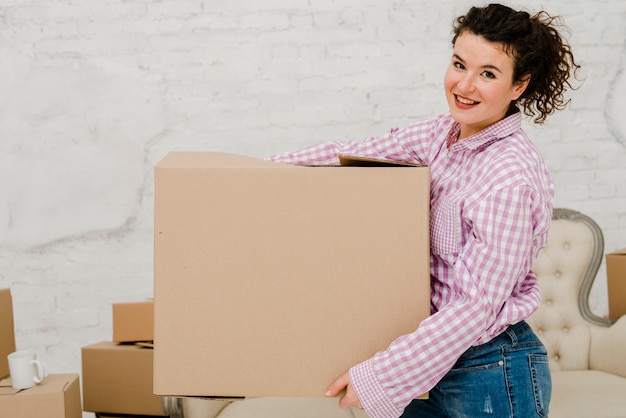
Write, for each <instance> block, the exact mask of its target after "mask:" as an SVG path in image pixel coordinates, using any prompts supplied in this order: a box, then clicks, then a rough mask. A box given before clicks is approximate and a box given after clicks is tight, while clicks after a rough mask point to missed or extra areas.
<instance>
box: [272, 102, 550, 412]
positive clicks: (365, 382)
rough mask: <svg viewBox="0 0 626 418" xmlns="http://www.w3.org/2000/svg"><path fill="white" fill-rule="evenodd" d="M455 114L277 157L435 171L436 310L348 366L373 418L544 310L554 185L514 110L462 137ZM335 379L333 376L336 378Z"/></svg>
mask: <svg viewBox="0 0 626 418" xmlns="http://www.w3.org/2000/svg"><path fill="white" fill-rule="evenodd" d="M458 133H459V125H458V124H457V123H455V122H454V121H453V119H452V118H451V116H450V115H449V114H446V115H441V116H438V117H434V118H431V119H427V120H423V121H419V122H416V123H413V124H411V125H410V126H408V127H406V128H404V129H392V130H391V131H389V132H388V133H387V134H386V135H385V136H383V137H370V138H366V139H365V140H363V141H362V142H352V141H346V142H332V143H326V144H320V145H316V146H312V147H309V148H306V149H304V150H301V151H298V152H293V153H286V154H280V155H276V156H274V157H270V158H269V159H270V160H272V161H280V162H286V163H294V164H336V163H337V162H338V160H337V156H338V155H341V154H344V155H355V156H363V157H374V158H381V159H388V160H393V161H402V162H411V163H421V164H427V165H428V166H429V167H430V170H431V195H430V196H431V206H430V208H431V214H430V233H431V237H430V239H431V277H432V279H431V301H432V315H431V316H430V317H429V318H427V319H426V320H424V321H423V322H422V323H421V324H420V326H419V328H418V329H417V330H416V331H415V332H413V333H411V334H408V335H403V336H400V337H399V338H397V339H396V340H395V341H393V342H392V343H391V345H390V346H389V347H388V348H387V349H386V350H385V351H382V352H379V353H377V354H375V355H374V356H373V357H372V358H370V359H369V360H367V361H365V362H363V363H360V364H357V365H356V366H354V367H352V368H351V369H350V378H351V381H352V384H353V386H354V389H355V391H356V393H357V395H358V397H359V399H360V400H361V403H362V404H363V407H364V409H365V410H366V412H367V413H368V414H369V415H370V416H371V417H373V418H378V417H381V418H382V417H398V416H400V415H401V414H402V412H403V411H404V408H405V407H406V406H407V405H408V404H409V403H410V402H411V400H413V399H414V398H416V397H417V396H419V395H421V394H423V393H425V392H427V391H429V390H430V389H431V388H432V387H433V386H434V385H435V384H436V383H437V382H438V381H439V380H440V379H441V378H442V377H443V376H444V375H445V374H446V373H447V372H448V371H449V370H450V369H451V368H452V366H453V365H454V363H455V361H456V360H457V359H458V358H459V356H460V355H461V354H462V353H463V352H464V351H466V350H467V349H468V348H469V347H471V346H472V345H478V344H482V343H485V342H487V341H489V340H490V339H492V338H493V337H495V336H496V335H498V334H500V333H501V332H503V331H504V330H505V329H506V328H507V326H508V325H511V324H515V323H517V322H519V321H521V320H523V319H525V318H527V317H528V316H529V315H530V314H531V313H532V312H534V311H535V309H536V308H537V307H538V306H539V298H540V296H539V288H538V286H537V279H536V277H535V275H534V273H533V271H532V268H531V267H532V264H533V262H534V260H535V259H536V257H537V254H538V252H539V251H540V249H541V248H543V247H544V246H545V244H546V240H547V234H548V228H549V225H550V220H551V216H552V199H553V195H554V184H553V181H552V179H551V176H550V173H549V172H548V170H547V168H546V166H545V163H544V161H543V158H542V156H541V154H540V153H539V151H538V150H537V148H536V147H535V146H534V145H533V144H532V143H531V142H530V140H529V139H528V137H527V136H526V134H525V133H524V131H523V130H522V129H521V114H520V113H519V112H518V113H515V114H513V115H511V116H509V117H507V118H505V119H503V120H502V121H500V122H498V123H496V124H494V125H492V126H490V127H488V128H486V129H484V130H483V131H481V132H479V133H477V134H475V135H473V136H471V137H468V138H465V139H463V140H461V141H459V142H456V143H455V142H454V139H455V138H456V137H457V135H458ZM329 383H330V382H329Z"/></svg>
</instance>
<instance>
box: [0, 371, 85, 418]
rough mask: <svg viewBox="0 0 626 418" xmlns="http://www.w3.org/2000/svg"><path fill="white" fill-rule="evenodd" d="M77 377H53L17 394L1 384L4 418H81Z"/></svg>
mask: <svg viewBox="0 0 626 418" xmlns="http://www.w3.org/2000/svg"><path fill="white" fill-rule="evenodd" d="M81 417H82V408H81V404H80V382H79V377H78V375H77V374H50V375H48V376H46V378H45V379H44V381H43V382H42V383H41V384H39V385H36V386H34V387H32V388H29V389H24V390H21V391H16V390H14V389H13V388H12V387H11V379H10V378H7V379H5V380H3V381H0V418H81Z"/></svg>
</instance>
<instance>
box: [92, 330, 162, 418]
mask: <svg viewBox="0 0 626 418" xmlns="http://www.w3.org/2000/svg"><path fill="white" fill-rule="evenodd" d="M81 352H82V369H83V408H84V410H85V411H90V412H102V413H105V412H106V413H113V414H129V415H155V416H164V415H165V413H164V412H163V403H162V397H161V396H156V395H154V394H153V393H152V386H153V383H152V375H153V372H152V364H153V350H152V349H151V348H146V347H142V346H140V345H135V344H116V343H114V342H109V341H105V342H100V343H97V344H91V345H88V346H85V347H83V348H82V350H81Z"/></svg>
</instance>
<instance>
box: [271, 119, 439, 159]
mask: <svg viewBox="0 0 626 418" xmlns="http://www.w3.org/2000/svg"><path fill="white" fill-rule="evenodd" d="M435 122H436V121H435V120H433V119H431V120H424V121H420V122H416V123H413V124H412V125H410V126H409V127H407V128H403V129H399V128H393V129H391V130H389V131H388V132H387V133H386V134H385V135H384V136H381V137H376V136H371V137H368V138H365V139H364V140H363V141H358V142H357V141H334V142H327V143H322V144H318V145H313V146H310V147H307V148H304V149H302V150H299V151H295V152H286V153H282V154H277V155H274V156H271V157H269V158H268V160H269V161H274V162H281V163H287V164H297V165H334V164H338V163H339V158H338V157H339V156H340V155H347V156H358V157H368V158H377V159H383V160H389V161H396V162H407V163H418V164H428V162H427V161H426V160H427V155H428V147H430V146H431V141H430V140H431V138H432V136H433V131H434V128H435Z"/></svg>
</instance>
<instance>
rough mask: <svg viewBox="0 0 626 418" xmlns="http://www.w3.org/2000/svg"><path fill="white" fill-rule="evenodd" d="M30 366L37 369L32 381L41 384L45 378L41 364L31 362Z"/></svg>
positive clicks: (36, 361) (44, 371)
mask: <svg viewBox="0 0 626 418" xmlns="http://www.w3.org/2000/svg"><path fill="white" fill-rule="evenodd" d="M30 364H31V365H33V366H35V369H37V375H36V376H34V377H33V381H34V382H35V383H37V384H39V383H41V382H42V381H43V379H44V378H45V377H46V370H45V369H44V367H43V364H42V363H41V362H40V361H39V360H31V361H30Z"/></svg>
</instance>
